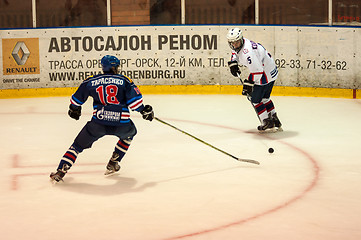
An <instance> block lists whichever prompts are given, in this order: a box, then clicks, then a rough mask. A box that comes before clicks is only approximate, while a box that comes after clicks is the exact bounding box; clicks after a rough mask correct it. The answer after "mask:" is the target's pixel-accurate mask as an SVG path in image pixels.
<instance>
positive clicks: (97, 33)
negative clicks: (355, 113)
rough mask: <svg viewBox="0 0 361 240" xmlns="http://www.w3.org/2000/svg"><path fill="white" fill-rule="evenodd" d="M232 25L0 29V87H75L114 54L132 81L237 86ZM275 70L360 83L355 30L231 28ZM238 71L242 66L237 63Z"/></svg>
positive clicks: (297, 79) (296, 77)
mask: <svg viewBox="0 0 361 240" xmlns="http://www.w3.org/2000/svg"><path fill="white" fill-rule="evenodd" d="M233 27H236V26H226V25H221V26H217V25H211V26H187V25H184V26H122V27H94V28H93V27H89V28H54V29H21V30H0V39H1V41H0V79H1V81H0V89H22V88H58V87H77V86H79V84H80V83H81V81H83V80H84V79H86V78H87V77H89V76H91V75H94V74H98V73H100V72H101V66H100V59H101V58H102V57H103V56H105V55H115V56H116V57H118V58H119V59H120V61H121V68H120V69H121V74H124V75H127V76H128V77H129V78H131V79H133V80H134V81H135V82H136V83H137V85H236V84H239V81H238V80H237V78H235V77H233V76H232V75H231V74H230V72H229V69H228V65H227V62H228V60H229V59H230V56H231V50H230V48H229V46H228V43H227V39H226V34H227V32H228V30H229V29H231V28H233ZM237 27H240V28H241V29H242V30H243V35H244V37H245V38H248V39H251V40H253V41H255V42H259V43H261V44H262V45H263V46H264V47H265V48H266V49H267V50H268V51H269V52H270V53H271V54H272V56H273V57H274V59H275V61H276V64H277V66H278V68H279V72H280V74H279V78H278V80H277V82H276V85H278V86H297V87H330V88H353V89H354V88H360V87H361V77H360V76H361V75H360V73H361V71H360V64H358V63H359V62H360V60H359V59H360V52H361V48H360V46H358V42H357V39H358V37H359V35H360V32H361V29H360V28H334V27H292V26H237ZM242 77H243V78H247V77H248V70H247V69H246V68H242Z"/></svg>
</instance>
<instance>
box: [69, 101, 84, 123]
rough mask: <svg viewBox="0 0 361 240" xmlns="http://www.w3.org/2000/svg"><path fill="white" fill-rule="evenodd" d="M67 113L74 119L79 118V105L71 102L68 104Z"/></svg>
mask: <svg viewBox="0 0 361 240" xmlns="http://www.w3.org/2000/svg"><path fill="white" fill-rule="evenodd" d="M68 115H69V116H70V117H71V118H74V119H75V120H79V118H80V116H81V106H75V105H73V104H70V106H69V111H68Z"/></svg>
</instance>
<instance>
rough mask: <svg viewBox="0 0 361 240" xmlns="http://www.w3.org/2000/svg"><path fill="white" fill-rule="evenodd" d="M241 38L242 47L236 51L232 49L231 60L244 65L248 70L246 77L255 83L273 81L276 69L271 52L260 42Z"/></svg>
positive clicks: (263, 83)
mask: <svg viewBox="0 0 361 240" xmlns="http://www.w3.org/2000/svg"><path fill="white" fill-rule="evenodd" d="M243 39H244V44H243V47H242V49H241V50H240V51H239V52H238V53H237V52H236V51H234V50H232V57H231V61H237V62H238V64H239V65H243V66H246V67H247V68H248V69H249V71H250V75H249V77H248V79H249V80H250V81H253V82H254V84H256V85H265V84H268V83H270V82H272V81H275V80H276V79H277V76H278V69H277V66H276V64H275V61H274V60H273V58H272V56H271V54H269V53H268V52H267V50H266V49H265V48H264V47H263V46H262V45H261V44H260V43H255V42H253V41H251V40H249V39H246V38H243Z"/></svg>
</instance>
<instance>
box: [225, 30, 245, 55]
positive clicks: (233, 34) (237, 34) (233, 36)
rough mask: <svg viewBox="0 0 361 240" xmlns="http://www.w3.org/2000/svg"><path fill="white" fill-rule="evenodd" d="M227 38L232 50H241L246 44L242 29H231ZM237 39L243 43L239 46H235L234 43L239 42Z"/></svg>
mask: <svg viewBox="0 0 361 240" xmlns="http://www.w3.org/2000/svg"><path fill="white" fill-rule="evenodd" d="M227 39H228V44H229V47H230V48H231V49H232V50H235V51H236V52H239V51H240V50H241V49H242V47H243V44H244V40H243V34H242V30H241V29H239V28H232V29H231V30H229V32H228V34H227ZM237 41H240V42H241V45H240V46H239V47H237V48H235V47H234V46H233V44H232V43H234V42H237Z"/></svg>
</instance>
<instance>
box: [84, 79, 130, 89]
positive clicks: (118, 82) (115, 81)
mask: <svg viewBox="0 0 361 240" xmlns="http://www.w3.org/2000/svg"><path fill="white" fill-rule="evenodd" d="M123 83H124V81H123V80H122V79H119V78H112V77H106V78H98V79H94V80H92V81H91V84H92V87H94V86H98V85H102V84H116V85H123Z"/></svg>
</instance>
